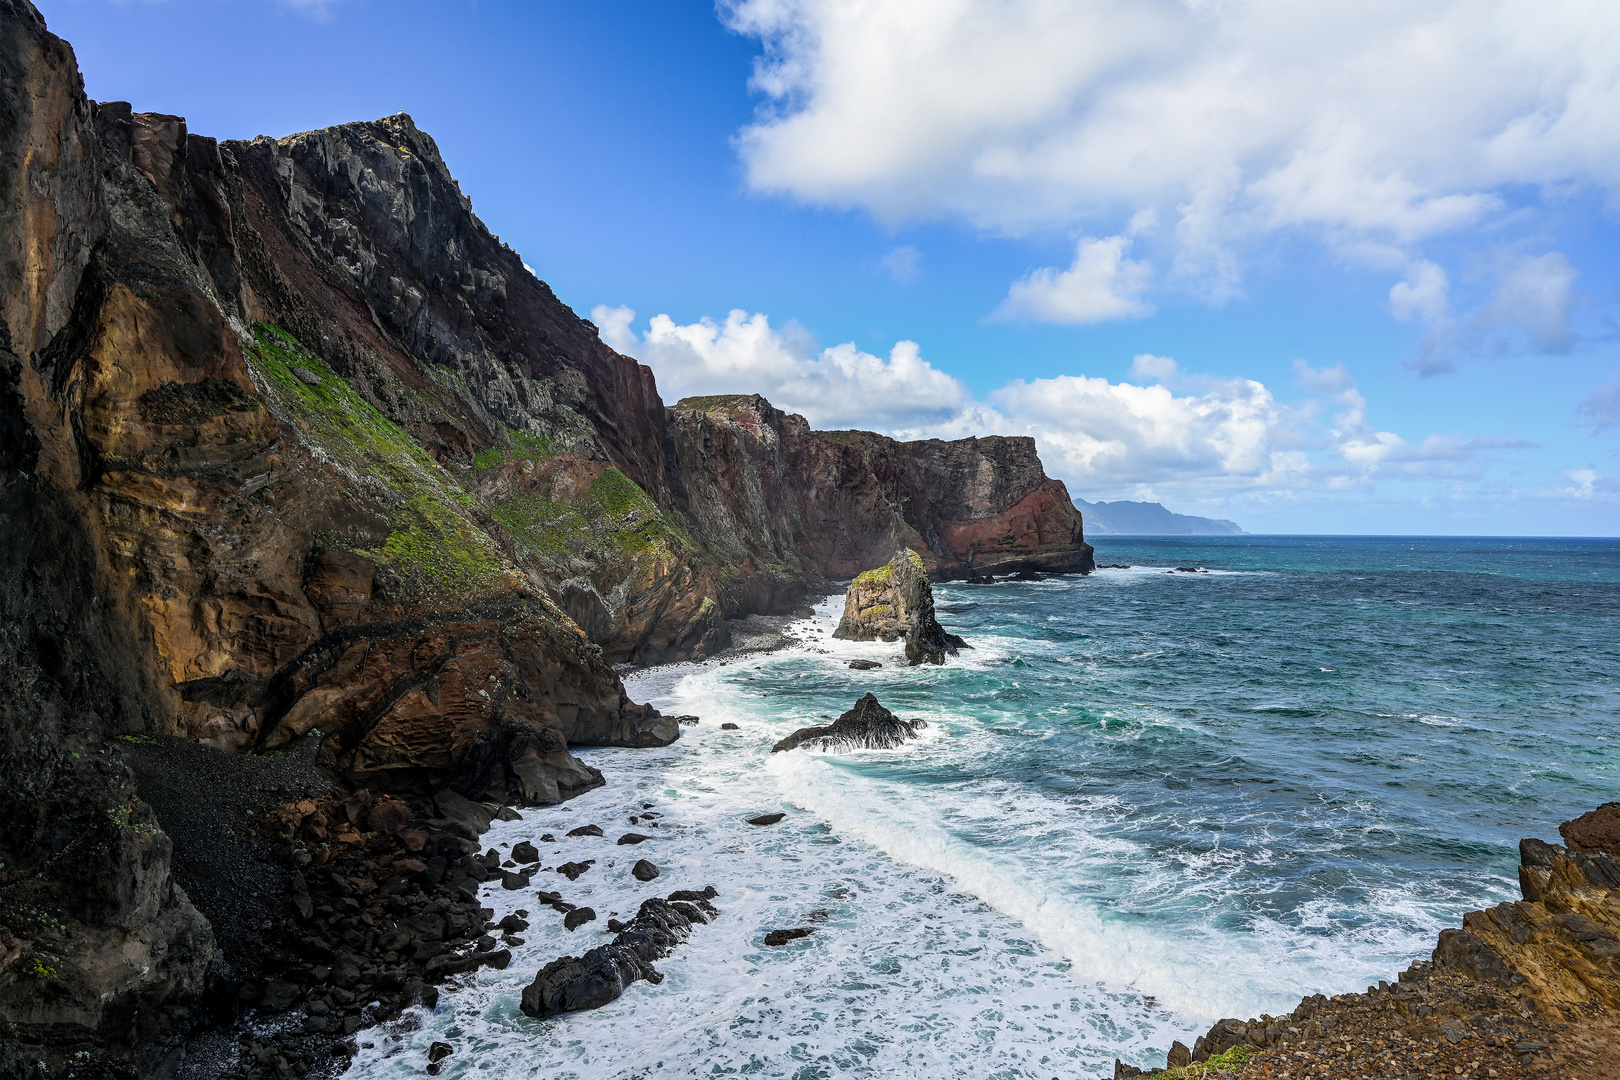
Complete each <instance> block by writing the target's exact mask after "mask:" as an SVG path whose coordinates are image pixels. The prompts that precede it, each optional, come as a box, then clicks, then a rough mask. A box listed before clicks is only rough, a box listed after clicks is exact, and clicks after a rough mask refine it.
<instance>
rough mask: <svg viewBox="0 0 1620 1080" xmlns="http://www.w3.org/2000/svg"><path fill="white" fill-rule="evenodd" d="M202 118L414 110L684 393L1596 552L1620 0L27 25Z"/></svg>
mask: <svg viewBox="0 0 1620 1080" xmlns="http://www.w3.org/2000/svg"><path fill="white" fill-rule="evenodd" d="M36 3H38V6H39V7H40V9H41V11H42V12H43V13H44V15H45V17H46V20H47V23H48V24H49V25H50V27H51V29H52V30H53V31H55V32H56V33H58V34H60V35H61V36H63V37H64V38H66V39H67V40H68V41H69V42H70V43H71V44H72V45H73V46H74V49H75V52H76V53H77V55H78V58H79V63H80V67H81V69H82V70H83V72H84V76H85V84H86V89H87V91H88V92H89V94H90V95H91V96H92V97H93V98H96V99H98V100H121V101H129V102H131V103H132V104H133V105H134V106H135V108H136V109H137V110H142V111H154V112H167V113H174V114H179V115H182V116H184V117H186V118H187V121H188V125H189V129H190V130H191V131H192V132H195V133H198V134H205V135H213V136H216V137H219V138H252V137H253V136H255V135H261V134H265V135H272V136H282V135H288V134H292V133H294V132H298V131H306V130H310V129H314V128H319V127H324V126H327V125H331V124H336V123H342V122H344V121H349V120H359V119H373V118H376V117H379V116H384V115H389V114H392V113H396V112H400V111H405V112H408V113H410V114H411V115H412V116H413V117H414V118H415V120H416V122H417V124H418V125H419V126H420V127H421V128H422V129H423V130H425V131H427V132H428V133H430V134H431V135H432V136H433V137H434V138H435V140H436V141H437V142H438V144H439V147H440V150H441V151H442V153H443V156H444V158H445V160H446V161H447V162H448V164H449V165H450V168H451V170H452V171H453V172H454V173H455V175H456V177H457V178H458V180H459V181H460V183H461V186H462V189H463V191H465V192H466V193H467V195H469V196H470V197H471V199H472V202H473V206H474V209H475V211H476V212H477V213H478V215H479V216H480V218H482V219H483V221H484V222H485V224H487V225H488V226H489V228H490V229H491V231H493V232H494V233H496V234H497V235H499V236H500V237H501V238H502V239H504V240H505V241H506V242H508V243H509V244H511V245H512V246H513V247H514V248H515V249H516V250H517V251H518V252H519V253H520V254H522V256H523V258H524V260H525V262H526V263H527V264H528V265H529V266H530V267H531V268H533V270H534V271H535V272H536V273H537V274H538V275H539V276H540V277H542V278H543V279H545V280H546V281H547V282H549V283H550V284H551V286H552V287H553V289H555V291H556V292H557V295H558V296H560V297H561V298H562V299H563V300H564V302H566V303H568V304H569V305H571V306H572V307H573V308H574V309H575V310H576V311H578V312H579V313H580V314H581V315H583V316H585V317H587V318H590V319H592V320H593V321H594V322H595V323H596V324H597V325H598V327H599V328H600V330H601V333H602V336H603V338H604V340H606V341H607V342H608V343H609V344H610V345H612V346H614V347H615V348H617V349H619V350H620V351H622V352H625V353H627V354H630V355H633V356H635V357H637V358H638V359H640V360H642V361H643V362H644V363H646V364H648V365H649V366H651V367H652V369H653V371H654V372H655V373H656V375H657V377H658V382H659V387H660V390H661V392H662V394H663V397H664V399H665V400H666V401H667V402H671V403H672V402H674V401H675V400H676V399H678V398H680V397H682V396H686V395H689V394H699V393H723V392H756V393H761V394H764V395H765V396H766V397H767V398H769V399H770V400H771V401H772V402H773V403H774V404H776V405H778V406H779V407H782V408H785V409H788V410H791V411H795V412H800V413H803V414H804V415H805V416H806V417H808V418H809V419H810V421H811V423H812V424H813V425H815V426H816V427H828V428H834V427H859V428H866V429H870V430H877V431H883V432H887V433H890V434H893V435H896V436H898V437H901V438H933V437H938V438H959V437H964V436H968V435H985V434H1009V435H1011V434H1027V435H1032V436H1034V437H1035V439H1036V441H1037V444H1038V447H1039V450H1040V453H1041V457H1042V460H1043V461H1044V463H1045V465H1046V468H1047V471H1048V472H1049V473H1050V474H1052V475H1054V476H1057V477H1059V478H1060V479H1062V480H1064V481H1065V482H1066V483H1067V484H1068V486H1069V490H1070V492H1071V494H1073V495H1075V496H1076V497H1078V498H1083V499H1088V500H1093V501H1095V500H1114V499H1140V500H1146V501H1160V502H1163V503H1164V504H1165V505H1166V506H1168V507H1169V508H1170V509H1172V510H1175V511H1178V512H1181V513H1188V514H1202V515H1208V516H1213V517H1224V518H1230V519H1233V520H1235V521H1237V522H1238V523H1239V524H1240V525H1242V526H1243V527H1244V528H1246V529H1248V530H1249V531H1251V532H1285V533H1373V534H1426V535H1442V534H1474V535H1571V536H1574V535H1604V536H1613V535H1616V534H1620V328H1617V316H1620V243H1617V241H1620V124H1616V123H1615V122H1614V117H1616V116H1620V5H1617V4H1614V3H1612V2H1591V3H1587V2H1560V0H1535V2H1533V3H1529V2H1526V3H1519V2H1507V0H1398V2H1397V0H1387V2H1386V0H1357V2H1355V3H1299V2H1297V0H1119V2H1109V0H1067V2H1059V0H925V2H904V0H886V2H877V0H722V2H720V3H718V4H715V3H712V2H709V0H691V2H687V0H646V2H636V0H615V2H596V3H591V2H582V0H574V2H567V0H558V2H518V0H508V2H491V0H457V2H450V0H439V2H417V0H325V2H316V0H300V2H292V0H263V2H256V0H237V2H203V0H118V2H113V0H36Z"/></svg>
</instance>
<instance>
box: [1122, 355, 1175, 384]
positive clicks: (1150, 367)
mask: <svg viewBox="0 0 1620 1080" xmlns="http://www.w3.org/2000/svg"><path fill="white" fill-rule="evenodd" d="M1180 372H1181V367H1180V365H1178V364H1177V363H1176V362H1175V361H1174V360H1172V359H1170V357H1168V356H1154V355H1153V354H1152V353H1137V354H1136V356H1134V357H1132V359H1131V378H1133V379H1156V380H1158V381H1159V382H1169V381H1170V380H1171V379H1174V378H1175V377H1176V376H1177V375H1178V374H1180Z"/></svg>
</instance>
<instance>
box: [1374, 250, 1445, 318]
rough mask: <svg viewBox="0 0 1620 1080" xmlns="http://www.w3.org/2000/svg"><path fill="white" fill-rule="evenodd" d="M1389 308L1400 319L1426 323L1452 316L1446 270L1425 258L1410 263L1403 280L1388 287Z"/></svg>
mask: <svg viewBox="0 0 1620 1080" xmlns="http://www.w3.org/2000/svg"><path fill="white" fill-rule="evenodd" d="M1389 310H1390V312H1391V314H1393V315H1394V316H1395V317H1396V318H1397V319H1399V320H1401V322H1412V321H1413V320H1414V319H1422V320H1423V321H1424V322H1428V323H1438V322H1442V321H1444V320H1446V319H1449V318H1450V317H1451V282H1450V280H1449V279H1448V278H1447V277H1446V272H1445V271H1444V270H1442V269H1440V268H1439V267H1438V266H1436V265H1435V264H1434V263H1432V262H1429V261H1428V260H1427V259H1423V260H1419V261H1418V262H1415V263H1413V264H1412V265H1411V266H1410V267H1408V268H1407V271H1406V280H1405V281H1397V282H1396V283H1395V284H1394V285H1392V286H1390V290H1389Z"/></svg>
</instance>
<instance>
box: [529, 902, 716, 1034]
mask: <svg viewBox="0 0 1620 1080" xmlns="http://www.w3.org/2000/svg"><path fill="white" fill-rule="evenodd" d="M655 876H656V875H655ZM716 895H718V894H717V893H716V892H715V890H714V887H713V886H710V887H709V888H707V889H705V890H704V891H703V892H702V893H696V892H689V891H684V890H683V891H677V892H674V893H671V894H670V898H669V899H668V900H660V899H658V898H657V897H654V898H653V899H650V900H643V901H642V902H641V908H640V910H639V911H637V912H636V917H635V918H633V919H631V920H630V922H629V924H628V925H627V926H625V928H624V929H623V930H621V931H620V932H619V935H618V936H617V937H615V938H614V939H613V940H612V941H611V942H610V943H608V944H606V945H598V946H597V947H596V948H594V949H592V950H590V951H589V952H587V953H586V954H585V955H584V956H564V957H560V958H559V959H556V960H553V961H552V962H551V963H549V964H547V965H546V966H545V967H544V968H542V969H541V970H540V973H539V974H538V975H536V976H535V977H534V982H532V983H530V984H529V985H528V986H526V987H524V989H523V998H522V1001H521V1003H520V1004H519V1006H518V1007H519V1008H520V1009H521V1010H522V1011H523V1014H524V1015H525V1016H532V1017H535V1018H536V1019H540V1020H543V1019H545V1018H546V1017H550V1016H559V1015H561V1014H563V1013H567V1012H577V1011H579V1010H581V1009H600V1008H601V1007H602V1006H603V1005H606V1004H607V1003H608V1002H610V1001H613V1000H615V999H617V998H618V997H619V996H620V995H622V994H623V993H624V991H625V989H626V988H627V987H629V986H630V985H631V984H632V983H635V982H638V981H640V980H642V979H645V980H646V981H648V982H650V983H652V984H654V985H657V984H658V983H661V982H663V981H664V976H663V974H662V973H660V972H659V971H658V970H656V969H655V968H654V967H653V966H652V965H653V961H655V960H659V959H662V958H663V957H665V956H668V955H669V954H670V953H671V952H673V951H674V950H675V947H676V946H677V945H679V944H680V943H681V942H682V941H684V940H686V937H687V935H688V934H689V933H691V930H692V927H694V926H698V925H702V924H704V923H707V922H708V921H709V920H710V919H712V918H714V917H715V916H717V915H718V914H719V912H718V911H717V910H715V907H714V905H713V904H711V903H709V901H710V900H711V899H713V898H714V897H715V896H716ZM569 914H570V915H572V914H573V912H570V913H569ZM592 917H593V918H594V917H595V916H594V913H593V915H592ZM569 929H573V928H572V927H569Z"/></svg>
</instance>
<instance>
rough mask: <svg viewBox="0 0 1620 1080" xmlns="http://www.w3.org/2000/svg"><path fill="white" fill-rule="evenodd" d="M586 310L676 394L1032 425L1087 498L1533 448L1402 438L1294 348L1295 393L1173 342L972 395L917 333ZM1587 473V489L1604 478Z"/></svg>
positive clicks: (1349, 484) (1367, 472)
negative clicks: (817, 330) (886, 340)
mask: <svg viewBox="0 0 1620 1080" xmlns="http://www.w3.org/2000/svg"><path fill="white" fill-rule="evenodd" d="M591 315H592V318H593V319H594V321H595V322H596V324H597V325H598V327H600V329H601V335H602V339H603V340H604V341H605V342H606V343H607V344H609V345H610V346H612V347H613V348H615V349H617V350H618V351H620V352H622V353H624V354H626V355H628V356H633V357H635V358H637V359H638V360H640V361H642V362H643V363H645V364H647V365H648V366H649V367H651V368H652V370H653V373H654V374H655V375H656V376H657V378H658V383H659V388H660V391H661V392H662V393H663V395H664V396H665V398H666V399H667V400H669V401H671V402H673V401H675V400H677V399H679V398H682V397H689V396H696V395H703V394H716V393H758V394H761V395H763V396H764V397H765V398H767V399H768V400H770V401H771V403H772V404H774V405H776V406H777V407H778V408H781V409H785V410H787V411H789V412H797V413H801V414H802V415H804V416H805V417H806V419H808V420H809V421H810V423H811V425H812V426H813V427H816V428H823V429H837V428H850V427H854V428H864V429H870V430H875V431H879V432H882V433H884V434H889V435H893V436H894V437H896V438H900V439H920V438H946V439H953V438H965V437H968V436H974V435H992V434H995V435H1029V436H1032V437H1033V438H1034V439H1035V440H1036V443H1037V445H1038V447H1039V450H1040V453H1041V458H1042V461H1043V462H1044V463H1045V464H1046V468H1047V472H1048V473H1049V474H1051V475H1053V476H1056V477H1058V478H1060V479H1062V480H1064V481H1065V482H1066V483H1068V484H1069V486H1070V490H1071V492H1072V493H1073V494H1075V495H1077V496H1080V497H1083V498H1087V499H1098V498H1133V499H1137V498H1146V499H1149V500H1156V499H1158V498H1172V499H1181V500H1182V501H1184V502H1198V503H1199V504H1200V505H1208V504H1209V503H1210V501H1211V500H1220V499H1227V500H1230V499H1234V498H1241V499H1244V500H1247V501H1250V502H1254V501H1273V502H1275V501H1286V500H1290V499H1295V498H1298V497H1300V496H1301V495H1305V494H1310V493H1320V494H1328V493H1335V492H1357V493H1361V494H1363V495H1370V494H1372V493H1373V492H1375V491H1376V490H1377V488H1378V485H1379V483H1380V482H1382V481H1411V480H1418V481H1440V482H1454V483H1476V484H1477V483H1478V482H1479V481H1481V480H1482V479H1483V478H1484V477H1485V474H1486V471H1487V469H1488V468H1489V466H1490V465H1491V464H1492V463H1493V462H1496V461H1499V460H1501V459H1502V457H1503V455H1505V454H1510V453H1512V452H1513V451H1516V450H1525V449H1531V448H1532V446H1531V444H1529V443H1526V442H1523V441H1521V440H1517V439H1512V438H1505V437H1497V436H1489V435H1467V434H1459V433H1433V434H1429V435H1427V436H1425V437H1423V438H1421V439H1418V440H1416V441H1410V440H1408V439H1406V438H1404V437H1402V436H1401V435H1399V434H1397V433H1395V432H1392V431H1384V430H1379V429H1378V428H1377V427H1376V425H1374V424H1373V422H1372V420H1371V419H1370V416H1369V407H1368V403H1367V401H1366V399H1365V397H1364V396H1363V395H1362V394H1361V392H1360V391H1359V390H1358V389H1357V388H1356V385H1355V382H1354V380H1353V379H1352V377H1351V375H1350V373H1349V372H1348V371H1347V370H1346V369H1345V368H1344V366H1343V365H1337V366H1335V367H1331V368H1326V369H1320V370H1318V369H1315V368H1312V367H1311V366H1310V365H1308V364H1306V363H1304V362H1303V361H1296V362H1295V375H1296V381H1295V384H1294V386H1293V387H1292V388H1290V389H1291V391H1292V393H1291V395H1290V396H1291V397H1292V398H1293V400H1281V399H1280V398H1279V396H1278V394H1277V393H1274V392H1273V390H1272V388H1270V387H1267V386H1265V385H1264V384H1263V383H1261V382H1258V381H1256V380H1253V379H1243V378H1215V377H1210V376H1206V375H1199V374H1195V373H1187V372H1184V371H1182V370H1181V368H1180V365H1178V364H1177V363H1176V361H1175V360H1174V359H1172V358H1170V357H1162V356H1153V355H1151V354H1142V355H1139V356H1137V357H1136V358H1135V360H1134V362H1133V364H1132V369H1131V376H1130V377H1131V380H1133V381H1122V382H1117V383H1116V382H1110V381H1109V380H1107V379H1103V378H1096V377H1091V376H1085V375H1060V376H1056V377H1053V378H1044V379H1032V380H1023V379H1015V380H1012V381H1009V382H1007V383H1006V384H1004V385H1003V386H1001V387H998V388H997V389H995V390H994V391H992V392H991V393H989V394H987V395H985V397H984V398H983V399H982V400H980V399H978V398H975V397H974V395H973V394H972V393H970V392H969V390H968V388H967V387H966V385H965V384H963V383H962V382H961V381H959V380H957V379H955V378H954V377H952V376H951V375H949V374H947V373H946V372H943V371H941V370H939V369H938V368H935V367H933V366H932V365H931V364H930V363H929V362H928V361H927V360H926V359H924V358H923V355H922V350H921V348H920V347H919V346H918V345H917V343H915V342H911V341H901V342H897V343H896V344H895V345H894V347H893V348H892V349H891V350H890V353H889V356H888V357H887V358H884V357H880V356H877V355H874V354H871V353H867V352H864V351H862V350H860V349H858V348H857V347H856V346H855V345H854V343H852V342H846V343H844V344H841V345H835V346H832V347H829V348H822V349H818V348H817V347H816V345H815V342H814V341H813V339H812V338H811V336H810V334H809V333H808V331H806V330H805V329H804V328H803V327H800V326H798V325H797V324H794V323H788V324H787V325H786V326H785V327H783V328H782V329H780V330H779V329H777V328H775V327H773V326H772V325H771V323H770V320H769V318H768V317H767V316H766V315H765V314H764V313H760V312H755V313H753V314H750V313H748V312H745V311H742V310H740V309H738V310H733V311H731V312H730V313H729V314H728V315H727V316H726V318H725V320H724V321H716V320H713V319H701V320H699V321H698V322H695V323H690V324H686V325H681V324H678V323H676V322H675V321H674V320H673V319H671V318H670V317H669V316H667V315H655V316H653V317H652V318H651V319H649V320H648V321H647V322H646V324H645V329H644V330H641V331H639V332H638V331H637V330H636V313H635V312H634V311H633V310H631V309H630V308H627V307H610V306H607V305H599V306H597V307H596V308H595V309H594V310H593V311H592V312H591ZM1596 411H1597V412H1598V413H1599V414H1600V415H1601V413H1602V410H1601V409H1598V410H1596ZM1600 480H1601V478H1600V477H1597V476H1596V475H1594V477H1593V478H1592V481H1594V482H1596V481H1600ZM1585 486H1586V493H1587V494H1588V495H1590V494H1591V492H1592V491H1593V490H1599V488H1595V487H1594V484H1593V483H1592V482H1588V483H1586V485H1585ZM1600 487H1601V485H1600ZM1561 490H1562V489H1561ZM1572 490H1573V489H1572ZM1567 493H1568V492H1566V494H1567Z"/></svg>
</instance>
